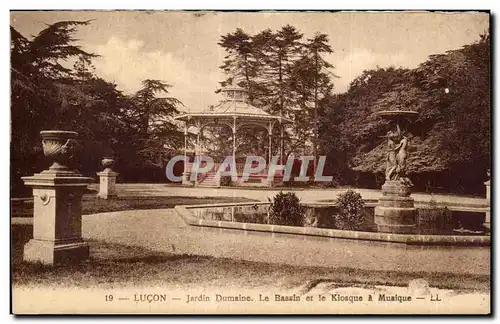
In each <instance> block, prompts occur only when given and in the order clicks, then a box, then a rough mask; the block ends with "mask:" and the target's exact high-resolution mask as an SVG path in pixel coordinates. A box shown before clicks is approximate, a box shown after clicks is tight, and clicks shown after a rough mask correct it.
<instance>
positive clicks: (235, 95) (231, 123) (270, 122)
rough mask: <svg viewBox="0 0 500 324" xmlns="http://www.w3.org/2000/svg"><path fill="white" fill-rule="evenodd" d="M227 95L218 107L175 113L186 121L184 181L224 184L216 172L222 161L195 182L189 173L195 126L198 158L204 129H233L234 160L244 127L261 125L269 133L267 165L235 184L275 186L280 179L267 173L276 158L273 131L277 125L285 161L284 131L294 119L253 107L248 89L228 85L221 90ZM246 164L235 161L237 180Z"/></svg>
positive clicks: (200, 183)
mask: <svg viewBox="0 0 500 324" xmlns="http://www.w3.org/2000/svg"><path fill="white" fill-rule="evenodd" d="M221 92H222V94H223V96H224V98H223V99H222V100H221V101H220V102H219V103H218V104H217V105H215V106H211V107H210V108H208V109H206V110H204V111H200V112H192V113H186V114H182V115H179V116H176V117H175V119H176V120H180V121H183V122H184V156H185V160H184V165H185V167H184V173H183V181H182V182H183V184H191V185H199V186H214V187H218V186H220V184H221V179H220V177H217V175H216V171H215V170H217V168H218V167H219V163H215V166H214V169H213V171H211V172H208V173H206V174H204V175H202V176H201V177H197V178H196V179H195V181H194V182H192V181H190V174H191V170H192V167H193V163H192V162H190V161H189V159H188V157H187V151H188V138H189V134H188V129H190V128H191V127H195V128H196V129H197V130H198V131H197V136H196V148H198V149H197V150H195V157H196V156H197V155H201V152H200V149H199V148H200V144H201V136H202V132H203V128H204V127H207V126H218V125H224V126H227V127H229V128H230V129H231V131H232V157H233V161H236V157H237V140H238V131H239V130H240V129H241V128H242V127H244V126H260V127H263V128H264V129H265V130H267V134H268V152H267V157H266V158H267V159H266V160H267V164H266V168H265V169H264V170H263V171H262V172H260V173H258V174H252V175H251V176H250V178H249V179H248V180H246V181H242V180H241V181H240V180H239V181H238V183H233V184H234V185H242V186H274V185H277V184H279V183H280V179H279V176H278V177H277V178H278V179H273V180H272V181H268V180H267V172H268V167H269V161H271V159H272V157H273V147H272V140H273V131H274V130H275V129H276V128H278V129H279V134H280V135H279V136H280V141H279V143H280V145H279V146H280V147H279V159H278V161H280V163H281V161H283V134H284V129H285V127H286V126H288V125H290V124H291V123H292V121H291V120H290V119H288V118H286V117H282V116H275V115H271V114H269V113H267V112H265V111H264V110H262V109H260V108H257V107H255V106H252V105H251V104H250V103H249V102H248V96H247V92H246V90H245V89H243V88H241V87H239V86H229V87H226V88H223V89H222V90H221ZM243 168H244V164H243V163H236V169H237V174H238V179H241V175H242V172H243Z"/></svg>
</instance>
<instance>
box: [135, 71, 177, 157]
mask: <svg viewBox="0 0 500 324" xmlns="http://www.w3.org/2000/svg"><path fill="white" fill-rule="evenodd" d="M142 85H143V87H142V89H140V90H139V91H137V92H136V93H135V94H134V95H133V96H132V97H131V101H132V102H131V103H132V104H131V106H130V107H129V109H128V111H127V115H128V116H129V118H130V119H131V120H133V121H134V122H133V125H134V127H135V129H136V131H137V132H138V134H139V137H138V141H139V143H138V145H139V147H140V154H141V155H142V156H143V157H144V158H145V161H144V162H145V163H147V164H149V165H156V166H163V164H164V162H165V153H167V152H168V151H175V148H176V147H180V143H181V139H182V133H181V132H180V130H179V129H178V127H177V125H176V124H175V123H174V121H173V116H174V114H177V113H178V110H177V107H179V106H180V105H182V103H181V102H180V101H179V100H178V99H176V98H174V97H162V96H161V95H168V94H169V92H168V88H170V87H171V86H170V85H168V84H167V83H165V82H163V81H160V80H151V79H146V80H144V81H143V82H142Z"/></svg>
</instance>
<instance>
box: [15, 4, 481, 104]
mask: <svg viewBox="0 0 500 324" xmlns="http://www.w3.org/2000/svg"><path fill="white" fill-rule="evenodd" d="M90 19H92V22H91V24H89V25H88V26H83V27H79V29H78V32H77V33H76V38H77V39H78V42H77V43H78V44H79V45H80V46H82V48H83V49H85V50H87V51H89V52H93V53H96V54H98V55H100V57H99V58H96V59H95V60H94V65H95V68H96V74H97V75H98V76H100V77H102V78H104V79H105V80H107V81H112V82H114V83H116V84H117V86H118V89H120V90H122V91H123V92H125V93H133V92H135V91H137V90H138V89H140V87H141V81H142V80H144V79H159V80H163V81H165V82H166V83H168V84H170V85H172V88H171V89H170V94H171V96H174V97H176V98H178V99H179V100H180V101H181V102H183V103H184V106H185V107H183V108H181V109H180V110H182V111H192V112H193V111H200V110H203V109H206V107H208V106H209V105H211V104H216V103H217V101H218V100H220V95H217V94H215V93H214V91H215V90H216V89H217V88H218V86H219V83H218V82H219V81H222V80H224V75H223V73H222V72H221V70H220V69H219V66H220V65H221V64H222V61H223V59H224V56H225V55H226V53H225V52H224V50H223V49H222V48H221V47H220V46H219V45H217V43H218V41H219V39H220V37H221V35H225V34H227V33H232V32H234V31H235V30H236V28H241V29H243V30H244V31H245V32H247V33H249V34H256V33H258V32H260V31H262V30H264V29H267V28H270V29H272V30H277V29H280V28H281V27H283V26H285V25H286V24H290V25H292V26H295V27H296V28H297V29H298V30H299V31H300V32H301V33H303V34H304V39H307V38H310V37H312V36H313V35H314V34H315V33H316V32H321V33H325V34H327V35H328V38H329V40H330V45H331V47H332V49H333V50H334V53H333V54H330V55H328V56H326V57H325V58H326V60H327V61H329V62H330V63H331V64H332V65H334V67H335V68H334V69H333V70H332V72H333V73H335V74H336V75H337V76H339V78H338V79H334V80H333V81H334V87H335V89H334V91H335V92H337V93H339V92H345V91H346V90H347V88H348V86H349V83H350V82H351V81H352V80H353V79H354V78H356V77H357V76H358V75H360V74H361V73H362V72H363V70H366V69H372V68H376V67H389V66H394V67H407V68H414V67H416V66H417V65H418V64H420V63H422V62H424V61H425V60H426V59H427V57H428V56H429V55H432V54H437V53H444V52H446V51H447V50H450V49H456V48H460V47H461V46H462V45H465V44H470V43H472V42H474V41H476V40H478V39H479V35H480V34H483V33H484V32H485V31H486V30H488V29H489V16H488V14H486V13H474V12H454V13H452V12H448V13H437V12H436V13H427V12H337V13H328V12H279V13H277V12H255V13H251V12H181V11H149V12H148V11H34V12H29V11H23V12H14V11H13V12H11V19H10V20H11V21H10V23H11V25H12V26H13V27H14V28H16V29H17V30H18V31H19V32H21V34H23V35H24V36H26V37H28V38H30V37H32V36H34V35H36V34H38V33H39V32H40V31H41V30H42V29H43V28H45V26H46V25H47V24H52V23H55V22H57V21H62V20H90Z"/></svg>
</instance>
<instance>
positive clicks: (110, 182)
mask: <svg viewBox="0 0 500 324" xmlns="http://www.w3.org/2000/svg"><path fill="white" fill-rule="evenodd" d="M97 175H98V176H99V193H98V194H97V197H99V198H102V199H110V198H115V197H117V195H116V187H115V184H116V177H117V176H118V175H119V173H117V172H114V171H113V170H111V169H110V168H106V169H104V170H103V171H101V172H97Z"/></svg>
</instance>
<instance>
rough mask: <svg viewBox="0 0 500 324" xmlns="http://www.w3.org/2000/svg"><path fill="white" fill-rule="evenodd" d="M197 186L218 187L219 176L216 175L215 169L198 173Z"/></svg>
mask: <svg viewBox="0 0 500 324" xmlns="http://www.w3.org/2000/svg"><path fill="white" fill-rule="evenodd" d="M196 186H198V187H215V188H217V187H220V176H218V175H217V172H216V171H215V170H213V171H210V172H207V173H205V174H200V175H198V181H197V183H196Z"/></svg>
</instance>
